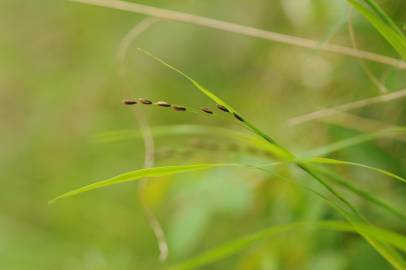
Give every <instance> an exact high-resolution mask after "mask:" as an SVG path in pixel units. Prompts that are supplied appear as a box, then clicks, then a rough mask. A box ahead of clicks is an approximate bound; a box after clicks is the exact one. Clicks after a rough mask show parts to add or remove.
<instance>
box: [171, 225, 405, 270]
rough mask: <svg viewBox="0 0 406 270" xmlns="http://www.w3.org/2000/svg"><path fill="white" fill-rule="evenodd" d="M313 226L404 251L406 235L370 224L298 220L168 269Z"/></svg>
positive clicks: (185, 267) (198, 263)
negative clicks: (369, 237) (364, 236)
mask: <svg viewBox="0 0 406 270" xmlns="http://www.w3.org/2000/svg"><path fill="white" fill-rule="evenodd" d="M309 227H314V228H317V229H328V230H333V231H339V232H353V233H358V232H362V233H367V234H371V235H376V238H377V239H379V240H381V241H385V242H387V243H390V244H392V245H393V246H395V247H397V248H399V249H401V250H404V251H406V237H404V236H402V235H400V234H397V233H394V232H390V231H387V230H384V229H380V228H377V227H374V226H370V225H364V224H353V225H351V224H349V223H345V222H341V221H324V222H311V223H306V222H298V223H290V224H285V225H278V226H273V227H271V228H268V229H264V230H261V231H258V232H255V233H252V234H249V235H246V236H244V237H241V238H239V239H238V240H234V241H230V242H228V243H225V244H222V245H220V246H217V247H215V248H213V249H209V250H208V251H206V252H203V253H202V254H200V255H198V256H196V257H194V258H191V259H189V260H186V261H185V262H183V263H180V264H178V265H175V266H172V267H169V268H168V270H189V269H196V268H199V267H203V266H207V265H209V264H213V263H215V262H217V261H219V260H221V259H224V258H226V257H229V256H232V255H234V254H237V253H239V252H241V251H243V250H244V249H247V248H249V247H250V246H252V245H253V244H254V243H256V242H258V241H262V240H266V239H267V238H270V237H272V236H275V235H278V234H281V233H285V232H289V231H296V230H299V229H304V228H309Z"/></svg>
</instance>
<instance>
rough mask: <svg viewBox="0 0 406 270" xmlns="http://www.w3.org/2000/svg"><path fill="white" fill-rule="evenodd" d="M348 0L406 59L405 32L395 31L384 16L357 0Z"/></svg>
mask: <svg viewBox="0 0 406 270" xmlns="http://www.w3.org/2000/svg"><path fill="white" fill-rule="evenodd" d="M348 2H349V3H350V4H351V5H352V6H353V7H354V8H355V9H356V10H357V11H358V12H359V13H361V14H362V15H363V16H364V17H365V18H366V19H367V20H368V21H369V22H370V23H371V24H372V25H373V26H374V27H375V29H376V30H377V31H378V32H379V33H380V34H381V35H382V36H383V37H384V38H385V39H386V40H387V41H388V42H389V43H390V44H391V45H392V47H393V48H394V49H395V50H396V51H397V52H398V53H399V55H400V56H401V57H402V58H403V59H404V60H406V37H405V35H404V34H403V33H399V32H397V31H395V30H394V29H393V28H392V27H391V26H390V25H388V24H387V23H386V21H384V20H383V19H382V18H380V17H378V16H376V15H375V14H374V13H373V12H372V11H371V10H369V9H367V8H366V7H364V6H363V5H361V4H360V3H358V2H357V1H355V0H348Z"/></svg>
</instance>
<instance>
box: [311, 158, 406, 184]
mask: <svg viewBox="0 0 406 270" xmlns="http://www.w3.org/2000/svg"><path fill="white" fill-rule="evenodd" d="M308 161H309V162H312V163H320V164H336V165H348V166H354V167H361V168H365V169H368V170H372V171H375V172H378V173H381V174H384V175H386V176H389V177H391V178H394V179H396V180H399V181H402V182H406V179H405V178H403V177H401V176H399V175H396V174H394V173H391V172H389V171H387V170H383V169H380V168H376V167H373V166H368V165H365V164H362V163H357V162H350V161H344V160H338V159H332V158H323V157H316V158H311V159H309V160H308Z"/></svg>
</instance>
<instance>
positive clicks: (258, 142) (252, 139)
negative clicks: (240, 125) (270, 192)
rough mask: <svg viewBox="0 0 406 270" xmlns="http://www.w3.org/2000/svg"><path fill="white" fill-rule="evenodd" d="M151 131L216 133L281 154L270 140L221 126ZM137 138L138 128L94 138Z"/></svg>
mask: <svg viewBox="0 0 406 270" xmlns="http://www.w3.org/2000/svg"><path fill="white" fill-rule="evenodd" d="M151 133H152V134H153V135H154V136H170V135H193V134H204V135H206V136H207V135H211V136H213V135H216V136H221V137H226V138H230V139H234V140H238V141H240V142H243V143H246V144H248V145H251V146H255V147H258V148H259V149H262V150H264V151H266V152H269V153H271V154H273V155H274V156H275V157H278V156H280V155H281V152H280V148H279V147H277V146H275V145H273V144H269V143H268V142H266V141H264V140H262V139H260V138H258V137H256V136H254V135H253V134H251V133H246V132H241V131H238V130H233V129H230V128H221V127H215V126H202V125H200V126H199V125H171V126H158V127H152V128H151ZM136 138H142V134H141V132H140V131H139V130H136V129H132V130H131V129H126V130H116V131H110V132H105V133H101V134H98V135H96V136H95V137H94V138H93V142H94V143H111V142H117V141H125V140H131V139H136Z"/></svg>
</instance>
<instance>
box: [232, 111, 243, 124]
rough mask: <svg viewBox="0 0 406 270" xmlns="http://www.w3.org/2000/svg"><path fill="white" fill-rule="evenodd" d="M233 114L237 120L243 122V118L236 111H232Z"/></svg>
mask: <svg viewBox="0 0 406 270" xmlns="http://www.w3.org/2000/svg"><path fill="white" fill-rule="evenodd" d="M233 115H234V117H235V118H236V119H237V120H239V121H241V122H244V119H243V118H242V117H241V116H240V115H239V114H238V113H235V112H233Z"/></svg>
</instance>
